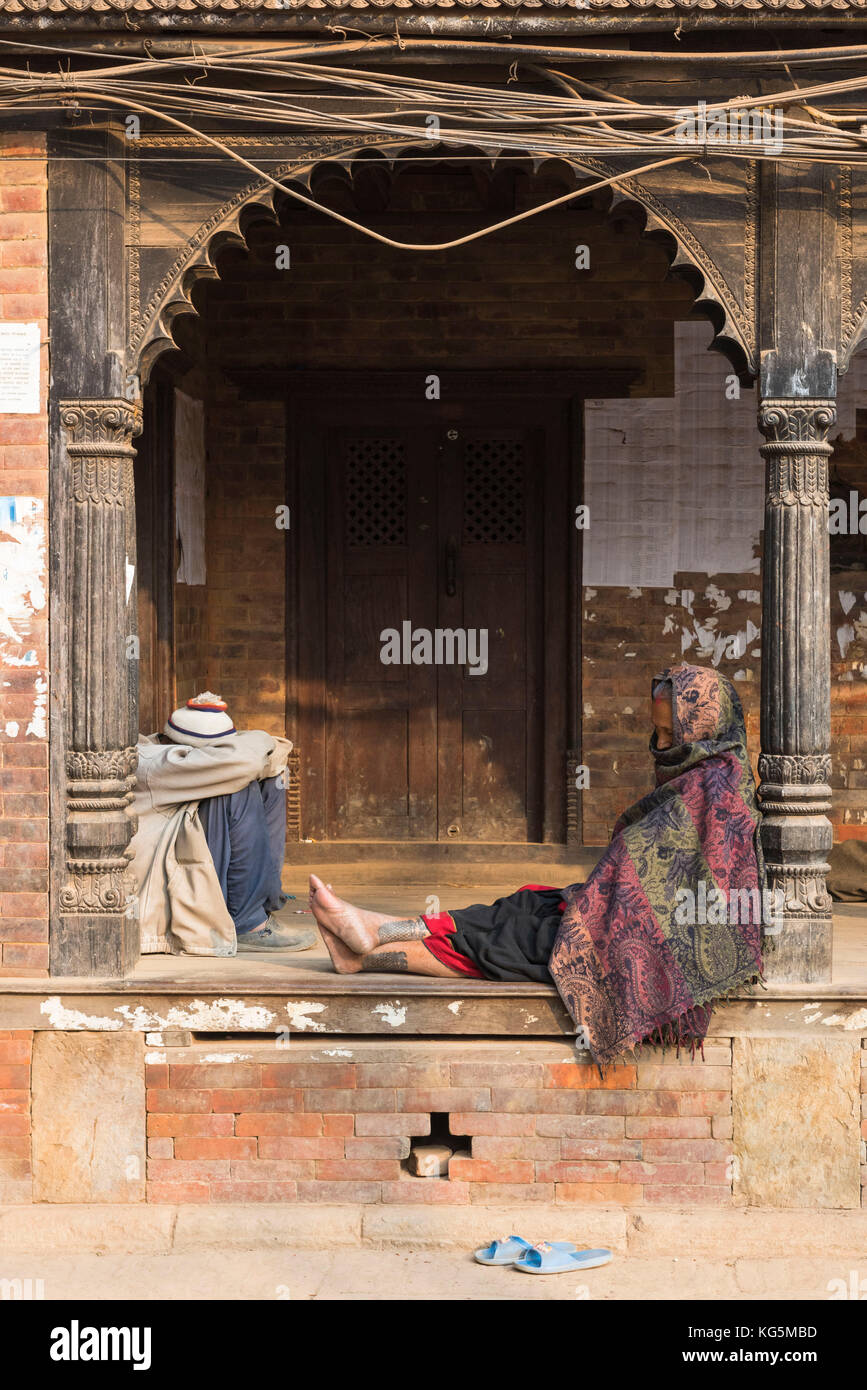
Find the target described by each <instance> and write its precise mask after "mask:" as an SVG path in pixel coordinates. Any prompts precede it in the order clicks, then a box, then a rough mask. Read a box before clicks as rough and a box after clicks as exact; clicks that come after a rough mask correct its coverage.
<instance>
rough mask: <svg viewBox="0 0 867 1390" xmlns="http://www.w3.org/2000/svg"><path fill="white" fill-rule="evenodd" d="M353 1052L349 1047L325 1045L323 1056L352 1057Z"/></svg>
mask: <svg viewBox="0 0 867 1390" xmlns="http://www.w3.org/2000/svg"><path fill="white" fill-rule="evenodd" d="M352 1055H353V1054H352V1053H351V1052H350V1051H349V1048H347V1047H323V1049H322V1056H323V1057H351V1056H352Z"/></svg>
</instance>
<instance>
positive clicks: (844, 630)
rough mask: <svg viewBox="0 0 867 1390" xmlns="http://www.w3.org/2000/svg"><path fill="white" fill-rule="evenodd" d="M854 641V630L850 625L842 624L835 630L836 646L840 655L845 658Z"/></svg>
mask: <svg viewBox="0 0 867 1390" xmlns="http://www.w3.org/2000/svg"><path fill="white" fill-rule="evenodd" d="M854 641H855V628H854V627H853V625H852V623H843V624H841V626H840V627H838V628H837V646H838V647H839V648H840V655H841V656H845V655H846V653H847V652H848V650H849V648H850V647H851V645H852V643H853V642H854Z"/></svg>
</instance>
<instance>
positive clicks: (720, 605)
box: [704, 584, 732, 613]
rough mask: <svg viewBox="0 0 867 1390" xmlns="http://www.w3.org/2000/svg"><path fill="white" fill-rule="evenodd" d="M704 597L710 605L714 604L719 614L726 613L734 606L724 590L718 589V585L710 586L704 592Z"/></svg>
mask: <svg viewBox="0 0 867 1390" xmlns="http://www.w3.org/2000/svg"><path fill="white" fill-rule="evenodd" d="M704 596H705V598H706V599H707V601H708V603H711V604H713V607H714V608H715V609H716V611H717V613H724V612H725V610H726V609H727V608H731V606H732V601H731V599H730V598H729V596H728V594H727V593H725V591H724V590H723V589H720V588H718V587H717V585H716V584H708V586H707V588H706V589H705V591H704Z"/></svg>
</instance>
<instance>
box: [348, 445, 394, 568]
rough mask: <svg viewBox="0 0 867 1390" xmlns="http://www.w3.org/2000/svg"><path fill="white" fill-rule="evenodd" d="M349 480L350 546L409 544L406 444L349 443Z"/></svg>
mask: <svg viewBox="0 0 867 1390" xmlns="http://www.w3.org/2000/svg"><path fill="white" fill-rule="evenodd" d="M345 477H346V543H347V545H349V546H362V545H363V546H371V545H406V539H407V520H406V514H407V494H406V449H405V445H404V441H403V440H402V439H376V438H369V437H368V438H361V439H350V440H348V441H347V445H346V473H345Z"/></svg>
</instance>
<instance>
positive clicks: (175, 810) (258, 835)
mask: <svg viewBox="0 0 867 1390" xmlns="http://www.w3.org/2000/svg"><path fill="white" fill-rule="evenodd" d="M291 749H292V744H291V743H290V742H289V740H288V739H285V738H279V737H276V736H274V735H271V734H266V733H264V732H262V731H261V730H258V729H254V730H250V731H248V732H239V731H238V730H236V729H235V727H234V724H233V723H232V720H231V718H230V717H229V715H228V711H227V709H226V705H225V702H224V701H223V700H221V699H220V697H219V696H218V695H213V694H211V692H210V691H205V692H204V693H203V694H202V695H197V696H195V697H194V698H193V699H192V700H188V701H187V704H186V705H185V706H184V707H182V708H181V709H177V710H175V711H174V713H173V714H172V716H171V718H170V719H169V720H168V721H167V722H166V724H165V727H164V731H163V734H162V735H159V734H149V735H142V736H140V738H139V743H138V771H137V777H136V788H135V796H134V800H133V805H132V808H131V809H132V812H133V813H134V814H135V815H136V816H137V817H138V829H137V831H136V834H135V836H134V837H133V840H132V843H131V846H130V849H131V851H132V860H131V863H130V868H129V873H130V877H131V879H132V882H133V904H134V909H135V910H136V911H137V912H138V915H139V919H140V923H141V937H142V942H141V949H142V952H143V953H144V954H154V953H169V954H172V955H178V954H181V953H183V954H186V955H194V956H233V955H235V953H236V951H268V950H274V949H278V950H290V951H303V950H307V949H308V948H309V947H310V946H312V945H313V944H314V942H315V940H316V934H315V932H312V931H310V930H298V929H297V928H296V929H290V926H289V924H288V923H286V922H284V921H282V920H281V919H280V916H279V913H280V909H281V908H282V907H283V906H284V904H285V903H286V896H285V894H284V893H283V890H282V887H281V883H280V874H281V870H282V867H283V856H284V851H285V845H286V793H285V783H284V773H285V768H286V761H287V759H288V756H289V753H290V751H291Z"/></svg>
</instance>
